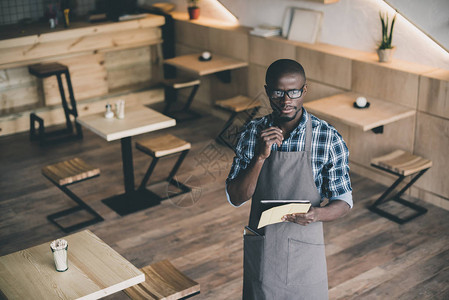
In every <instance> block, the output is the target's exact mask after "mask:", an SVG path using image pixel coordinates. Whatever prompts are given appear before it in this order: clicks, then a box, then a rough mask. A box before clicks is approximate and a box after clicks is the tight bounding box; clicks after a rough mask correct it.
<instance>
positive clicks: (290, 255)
mask: <svg viewBox="0 0 449 300" xmlns="http://www.w3.org/2000/svg"><path fill="white" fill-rule="evenodd" d="M311 143H312V122H311V118H310V117H309V119H308V122H307V125H306V140H305V151H298V152H280V151H272V152H271V154H270V156H269V157H268V158H267V159H266V160H265V162H264V165H263V167H262V170H261V172H260V175H259V179H258V181H257V186H256V190H255V192H254V196H253V198H252V201H251V213H250V218H249V227H250V228H251V229H253V230H255V231H257V225H258V222H259V219H260V215H261V213H262V211H263V210H264V207H262V205H261V204H260V200H263V199H267V200H295V199H297V200H310V202H311V203H312V206H319V205H320V202H321V196H320V194H319V193H318V190H317V188H316V185H315V181H314V177H313V172H312V162H311V152H310V149H311ZM263 229H264V230H259V231H258V232H259V233H260V234H261V235H244V238H243V241H244V262H243V266H244V275H243V299H244V300H248V299H257V300H263V299H267V300H271V299H273V300H282V299H286V300H287V299H288V300H292V299H293V300H296V299H298V300H299V299H307V300H309V299H320V300H321V299H328V285H327V268H326V257H325V252H324V237H323V224H322V223H321V222H315V223H311V224H309V225H307V226H302V225H299V224H296V223H292V222H282V223H277V224H272V225H268V226H266V227H265V228H263Z"/></svg>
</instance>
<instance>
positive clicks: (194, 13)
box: [187, 0, 200, 20]
mask: <svg viewBox="0 0 449 300" xmlns="http://www.w3.org/2000/svg"><path fill="white" fill-rule="evenodd" d="M199 1H200V0H187V5H188V7H187V9H188V11H189V18H190V20H196V19H198V18H199V17H200V8H199V6H198V2H199Z"/></svg>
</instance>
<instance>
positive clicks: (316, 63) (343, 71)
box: [296, 46, 352, 90]
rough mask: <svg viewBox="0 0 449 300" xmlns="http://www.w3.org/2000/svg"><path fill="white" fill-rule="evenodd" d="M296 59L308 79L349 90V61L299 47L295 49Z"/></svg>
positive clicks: (350, 68)
mask: <svg viewBox="0 0 449 300" xmlns="http://www.w3.org/2000/svg"><path fill="white" fill-rule="evenodd" d="M296 59H297V61H298V62H299V63H301V64H302V66H303V67H304V70H305V72H306V77H307V78H308V79H309V78H310V79H313V80H315V81H318V82H322V83H326V84H329V85H333V86H335V87H339V88H343V89H347V90H349V89H351V72H352V60H351V59H349V58H347V57H342V56H337V55H333V54H329V53H326V52H321V51H317V50H314V49H309V48H305V47H301V46H297V47H296Z"/></svg>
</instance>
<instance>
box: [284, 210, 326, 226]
mask: <svg viewBox="0 0 449 300" xmlns="http://www.w3.org/2000/svg"><path fill="white" fill-rule="evenodd" d="M319 210H320V208H316V207H310V209H309V211H308V212H307V213H305V214H289V215H285V216H283V217H282V221H287V222H293V223H297V224H299V225H303V226H306V225H308V224H310V223H312V222H316V221H318V220H319V218H318V212H319Z"/></svg>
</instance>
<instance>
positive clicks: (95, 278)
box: [0, 230, 145, 299]
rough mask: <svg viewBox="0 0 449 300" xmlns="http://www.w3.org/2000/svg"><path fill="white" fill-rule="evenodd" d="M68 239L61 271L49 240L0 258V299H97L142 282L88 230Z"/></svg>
mask: <svg viewBox="0 0 449 300" xmlns="http://www.w3.org/2000/svg"><path fill="white" fill-rule="evenodd" d="M64 239H66V240H67V242H68V245H69V246H68V265H69V269H68V270H67V271H65V272H58V271H56V269H55V263H54V260H53V254H52V252H51V250H50V241H49V242H47V243H45V244H42V245H39V246H35V247H32V248H28V249H25V250H21V251H18V252H15V253H12V254H9V255H5V256H2V257H0V290H1V293H3V295H1V293H0V298H2V296H4V297H5V298H7V299H98V298H102V297H104V296H106V295H110V294H112V293H115V292H118V291H121V290H123V289H126V288H128V287H131V286H133V285H136V284H139V283H141V282H143V281H145V275H144V274H143V273H142V272H141V271H140V270H139V269H137V268H136V267H135V266H133V265H132V264H131V263H130V262H129V261H127V260H126V259H125V258H123V257H122V256H121V255H120V254H118V253H117V252H116V251H115V250H114V249H112V248H111V247H109V246H108V245H107V244H105V243H104V242H103V241H102V240H101V239H99V238H98V237H97V236H96V235H95V234H93V233H92V232H90V231H89V230H84V231H82V232H78V233H75V234H72V235H69V236H67V237H64Z"/></svg>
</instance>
